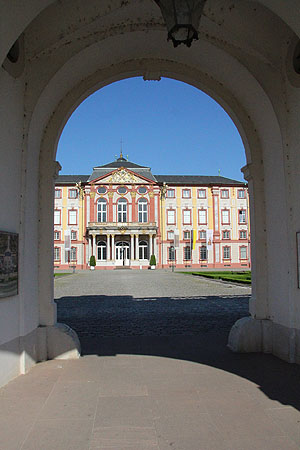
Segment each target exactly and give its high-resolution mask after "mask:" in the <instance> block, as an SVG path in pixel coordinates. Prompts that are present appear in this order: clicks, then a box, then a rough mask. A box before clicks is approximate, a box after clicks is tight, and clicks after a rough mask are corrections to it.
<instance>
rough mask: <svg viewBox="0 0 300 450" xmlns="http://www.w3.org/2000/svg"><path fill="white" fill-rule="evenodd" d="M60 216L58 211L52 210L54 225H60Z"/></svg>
mask: <svg viewBox="0 0 300 450" xmlns="http://www.w3.org/2000/svg"><path fill="white" fill-rule="evenodd" d="M60 214H61V211H60V209H55V210H54V225H60Z"/></svg>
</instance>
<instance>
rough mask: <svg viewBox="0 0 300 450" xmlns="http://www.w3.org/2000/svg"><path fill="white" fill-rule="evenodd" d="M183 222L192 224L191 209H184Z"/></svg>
mask: <svg viewBox="0 0 300 450" xmlns="http://www.w3.org/2000/svg"><path fill="white" fill-rule="evenodd" d="M183 223H184V224H185V225H189V224H191V210H190V209H184V210H183Z"/></svg>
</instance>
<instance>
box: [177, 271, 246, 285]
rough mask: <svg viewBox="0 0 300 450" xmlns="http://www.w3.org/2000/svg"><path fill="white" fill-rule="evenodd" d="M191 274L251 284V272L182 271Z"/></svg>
mask: <svg viewBox="0 0 300 450" xmlns="http://www.w3.org/2000/svg"><path fill="white" fill-rule="evenodd" d="M180 273H186V274H189V275H195V276H201V277H206V278H212V279H215V280H223V281H230V282H235V283H244V284H251V272H250V271H247V272H231V271H223V272H180Z"/></svg>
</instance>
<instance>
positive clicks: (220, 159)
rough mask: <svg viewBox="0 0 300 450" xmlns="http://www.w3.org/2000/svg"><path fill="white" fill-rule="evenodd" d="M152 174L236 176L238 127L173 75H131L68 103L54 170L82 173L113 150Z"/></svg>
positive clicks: (241, 155) (240, 160) (240, 162)
mask: <svg viewBox="0 0 300 450" xmlns="http://www.w3.org/2000/svg"><path fill="white" fill-rule="evenodd" d="M121 139H122V141H123V155H124V156H125V157H126V156H127V155H128V157H129V161H132V162H135V163H137V164H141V165H146V166H150V167H151V168H152V173H154V174H173V175H218V171H219V169H220V173H221V175H222V176H225V177H228V178H233V179H236V180H243V176H242V174H241V172H240V168H241V167H242V166H244V165H245V164H246V161H245V151H244V147H243V143H242V140H241V138H240V135H239V133H238V131H237V129H236V127H235V125H234V124H233V122H232V120H231V119H230V117H229V116H228V115H227V113H226V112H225V111H224V110H223V109H222V108H221V106H219V105H218V103H216V102H215V101H214V100H213V99H212V98H210V97H209V96H208V95H206V94H204V92H202V91H200V90H199V89H196V88H194V87H192V86H189V85H187V84H185V83H181V82H179V81H175V80H171V79H167V78H163V79H162V80H161V81H159V82H157V81H146V82H145V81H144V80H143V79H142V78H131V79H127V80H123V81H119V82H117V83H113V84H111V85H109V86H106V87H104V88H103V89H100V90H99V91H97V92H95V93H94V94H93V95H91V96H90V97H88V98H87V99H86V100H85V101H83V102H82V103H81V105H80V106H79V107H78V108H77V109H76V111H74V113H73V115H72V116H71V117H70V119H69V121H68V123H67V124H66V126H65V128H64V130H63V133H62V135H61V138H60V141H59V146H58V153H57V160H58V161H59V162H60V164H61V165H62V171H61V172H60V173H61V174H81V175H82V174H89V173H91V171H92V168H93V167H94V166H97V165H102V164H106V163H108V162H111V161H113V160H114V159H115V155H118V156H119V154H120V141H121Z"/></svg>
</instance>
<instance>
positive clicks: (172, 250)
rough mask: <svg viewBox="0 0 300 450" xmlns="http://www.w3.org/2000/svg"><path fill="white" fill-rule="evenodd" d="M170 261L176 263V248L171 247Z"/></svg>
mask: <svg viewBox="0 0 300 450" xmlns="http://www.w3.org/2000/svg"><path fill="white" fill-rule="evenodd" d="M169 261H175V248H174V247H173V246H171V247H169Z"/></svg>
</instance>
